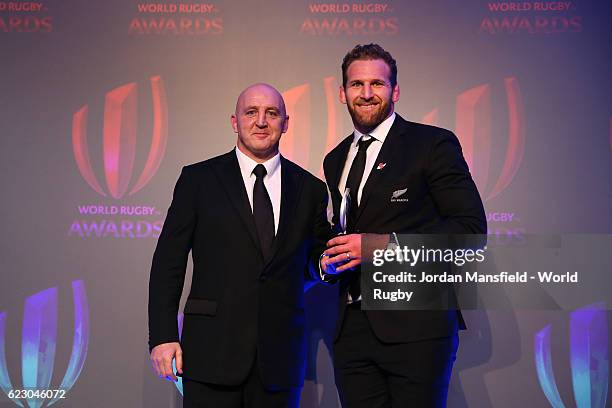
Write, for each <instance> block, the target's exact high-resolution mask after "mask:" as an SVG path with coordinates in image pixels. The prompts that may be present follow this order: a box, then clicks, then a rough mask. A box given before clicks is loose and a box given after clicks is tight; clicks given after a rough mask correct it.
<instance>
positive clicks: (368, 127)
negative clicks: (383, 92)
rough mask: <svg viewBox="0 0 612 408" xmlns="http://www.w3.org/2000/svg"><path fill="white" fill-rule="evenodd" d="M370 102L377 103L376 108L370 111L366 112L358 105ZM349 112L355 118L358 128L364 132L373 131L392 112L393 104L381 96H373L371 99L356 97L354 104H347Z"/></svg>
mask: <svg viewBox="0 0 612 408" xmlns="http://www.w3.org/2000/svg"><path fill="white" fill-rule="evenodd" d="M368 103H375V104H377V106H376V108H375V109H373V110H372V111H370V112H364V111H363V110H361V108H360V107H359V106H358V105H364V104H368ZM347 107H348V110H349V114H350V115H351V118H352V119H353V124H354V125H355V127H356V128H357V130H362V131H364V132H371V131H372V130H374V129H376V127H377V126H378V125H380V124H381V123H382V121H384V120H385V119H387V117H388V116H389V115H390V114H391V109H392V105H391V103H390V102H389V101H385V100H382V99H380V98H373V99H372V100H370V101H364V100H360V99H356V100H355V101H354V102H353V105H350V104H347Z"/></svg>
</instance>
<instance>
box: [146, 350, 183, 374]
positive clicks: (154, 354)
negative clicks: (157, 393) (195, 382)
mask: <svg viewBox="0 0 612 408" xmlns="http://www.w3.org/2000/svg"><path fill="white" fill-rule="evenodd" d="M172 359H176V371H178V373H179V374H181V375H182V374H183V351H182V350H181V345H180V344H179V343H176V342H174V343H163V344H159V345H157V346H155V347H153V350H151V364H152V365H153V371H155V374H157V375H158V376H159V377H160V378H166V379H168V380H172V381H177V378H176V376H175V375H174V371H172Z"/></svg>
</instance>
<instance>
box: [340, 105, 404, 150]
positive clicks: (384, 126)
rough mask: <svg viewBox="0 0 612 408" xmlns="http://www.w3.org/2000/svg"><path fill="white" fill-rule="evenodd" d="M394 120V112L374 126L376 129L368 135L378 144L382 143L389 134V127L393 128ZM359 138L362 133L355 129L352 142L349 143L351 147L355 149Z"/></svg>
mask: <svg viewBox="0 0 612 408" xmlns="http://www.w3.org/2000/svg"><path fill="white" fill-rule="evenodd" d="M394 120H395V112H393V113H392V114H391V115H390V116H389V117H388V118H387V119H385V120H383V121H382V122H380V124H379V125H378V126H376V129H374V130H373V131H371V132H370V133H368V134H369V135H370V136H372V137H373V138H374V139H376V140H378V141H379V142H381V143H384V142H385V139H386V138H387V135H388V134H389V130H390V129H391V126H393V121H394ZM361 136H363V133H361V132H360V131H358V130H357V129H355V131H354V132H353V142H352V143H351V146H352V147H357V142H358V141H359V139H361Z"/></svg>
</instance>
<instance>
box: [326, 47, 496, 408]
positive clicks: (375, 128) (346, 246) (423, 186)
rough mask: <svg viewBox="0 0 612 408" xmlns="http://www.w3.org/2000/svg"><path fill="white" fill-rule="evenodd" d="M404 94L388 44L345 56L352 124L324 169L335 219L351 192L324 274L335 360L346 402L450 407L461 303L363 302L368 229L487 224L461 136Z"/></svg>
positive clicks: (441, 230)
mask: <svg viewBox="0 0 612 408" xmlns="http://www.w3.org/2000/svg"><path fill="white" fill-rule="evenodd" d="M399 97H400V89H399V85H398V83H397V66H396V62H395V60H394V59H393V57H392V56H391V55H390V54H389V53H388V52H387V51H385V50H384V49H383V48H382V47H380V46H379V45H377V44H369V45H358V46H356V47H355V48H353V50H351V51H350V52H349V53H348V54H347V55H346V56H345V57H344V60H343V62H342V87H341V88H340V101H341V102H342V103H344V104H346V105H347V107H348V111H349V114H350V116H351V118H352V121H353V125H354V126H355V131H354V132H353V133H352V134H351V135H349V136H348V137H347V138H346V139H344V140H343V141H342V142H341V143H340V144H339V145H338V146H337V147H336V148H335V149H333V150H332V151H331V152H330V153H329V154H328V155H327V156H326V157H325V161H324V164H323V168H324V171H325V179H326V181H327V186H328V188H329V191H330V194H331V197H332V204H333V209H334V219H333V220H334V224H335V225H336V226H337V225H338V223H339V221H340V220H339V217H340V216H339V212H340V207H341V202H342V201H343V195H347V196H348V197H350V199H349V200H348V202H349V204H348V217H347V218H348V222H347V226H346V232H347V234H345V235H339V236H337V237H336V238H333V239H332V240H330V241H329V242H328V244H327V245H328V249H327V250H326V251H325V253H324V256H323V257H322V259H321V270H322V276H321V277H322V279H323V280H324V281H327V282H330V283H333V282H335V281H338V282H339V289H340V302H339V303H340V305H339V319H338V324H337V330H336V337H335V347H334V351H335V355H334V367H335V375H336V384H337V386H338V390H339V393H340V397H341V401H342V405H343V406H344V407H348V408H361V407H363V408H366V407H367V408H375V407H427V408H431V407H443V406H445V405H446V399H447V394H448V385H449V381H450V374H451V370H452V365H453V362H454V360H455V356H456V351H457V347H458V336H457V332H458V330H459V329H464V328H465V325H464V322H463V319H462V317H461V313H460V312H459V311H458V310H435V311H434V310H427V311H380V310H379V311H375V310H368V311H362V310H361V292H360V285H359V283H360V279H359V273H360V268H359V265H360V264H361V261H362V248H361V243H362V238H363V237H364V234H371V235H369V236H368V238H371V239H373V240H377V241H379V242H380V241H382V242H383V245H387V243H388V242H390V241H391V242H393V241H394V239H393V238H392V236H393V234H394V233H400V232H401V233H409V234H470V233H479V234H484V233H486V220H485V214H484V210H483V206H482V201H481V199H480V196H479V194H478V191H477V190H476V186H475V184H474V182H473V181H472V178H471V176H470V173H469V170H468V167H467V165H466V162H465V160H464V158H463V155H462V153H461V147H460V145H459V141H458V140H457V138H456V137H455V135H454V134H453V133H451V132H450V131H448V130H444V129H440V128H436V127H433V126H427V125H422V124H417V123H413V122H408V121H406V120H404V119H403V118H402V117H400V116H399V115H398V114H396V113H395V112H394V104H395V103H396V102H397V101H398V100H399ZM347 189H348V190H347ZM347 191H348V194H347ZM398 198H401V199H398ZM375 234H377V235H375Z"/></svg>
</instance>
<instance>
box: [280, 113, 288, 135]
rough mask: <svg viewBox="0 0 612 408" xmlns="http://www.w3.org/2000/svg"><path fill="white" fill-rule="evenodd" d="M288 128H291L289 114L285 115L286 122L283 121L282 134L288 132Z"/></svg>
mask: <svg viewBox="0 0 612 408" xmlns="http://www.w3.org/2000/svg"><path fill="white" fill-rule="evenodd" d="M287 129H289V115H287V116H285V120H284V123H283V129H282V131H281V134H282V133H285V132H287Z"/></svg>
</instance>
